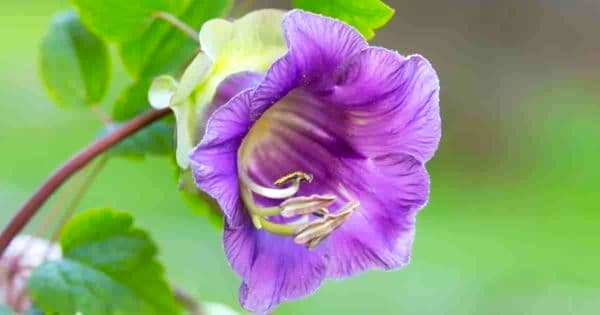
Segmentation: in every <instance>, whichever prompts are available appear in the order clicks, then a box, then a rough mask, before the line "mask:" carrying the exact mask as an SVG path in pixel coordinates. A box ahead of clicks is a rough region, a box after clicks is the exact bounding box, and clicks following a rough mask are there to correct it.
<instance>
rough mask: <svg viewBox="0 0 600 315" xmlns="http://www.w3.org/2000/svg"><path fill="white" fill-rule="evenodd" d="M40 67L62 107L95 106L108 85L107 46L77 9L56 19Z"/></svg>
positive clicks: (57, 102) (46, 83) (43, 41)
mask: <svg viewBox="0 0 600 315" xmlns="http://www.w3.org/2000/svg"><path fill="white" fill-rule="evenodd" d="M39 66H40V76H41V78H42V81H43V83H44V86H45V87H46V89H47V91H48V94H49V95H50V97H51V98H52V100H53V101H54V102H55V103H56V104H57V105H59V106H61V107H85V106H91V105H95V104H97V103H98V102H100V101H101V100H102V98H103V97H104V94H105V93H106V90H107V88H108V83H109V79H110V58H109V54H108V49H107V47H106V45H105V43H104V42H103V41H102V40H100V39H99V38H97V37H96V36H95V35H93V34H92V33H90V32H89V31H88V30H87V29H86V28H85V27H84V26H83V25H82V24H81V22H80V21H79V18H78V17H77V14H76V13H75V12H74V11H66V12H63V13H60V14H58V15H57V16H56V17H55V18H54V19H53V21H52V24H51V25H50V29H49V31H48V33H47V34H46V35H45V36H44V38H43V39H42V45H41V51H40V64H39Z"/></svg>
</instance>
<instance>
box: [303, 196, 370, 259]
mask: <svg viewBox="0 0 600 315" xmlns="http://www.w3.org/2000/svg"><path fill="white" fill-rule="evenodd" d="M359 205H360V203H359V202H358V201H355V200H353V201H351V202H349V203H347V204H346V205H345V206H344V207H343V208H341V209H340V211H339V212H338V213H336V214H331V215H327V216H325V218H323V219H319V220H315V221H313V222H310V223H307V224H305V225H303V226H301V227H300V228H299V229H298V230H297V231H296V235H295V237H294V242H296V243H297V244H305V245H306V246H307V247H308V248H314V247H315V246H317V245H318V244H319V243H320V242H321V241H323V240H324V239H325V238H326V237H328V236H329V235H330V234H331V233H332V232H333V231H335V230H336V229H337V228H339V227H340V226H341V225H342V224H344V222H346V221H347V220H348V219H349V218H350V215H351V214H352V213H353V212H354V210H356V208H358V206H359Z"/></svg>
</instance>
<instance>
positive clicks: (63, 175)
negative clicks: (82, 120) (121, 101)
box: [0, 108, 171, 257]
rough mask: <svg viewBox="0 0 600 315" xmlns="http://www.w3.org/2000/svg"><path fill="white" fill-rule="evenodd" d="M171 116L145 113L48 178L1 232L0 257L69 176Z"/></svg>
mask: <svg viewBox="0 0 600 315" xmlns="http://www.w3.org/2000/svg"><path fill="white" fill-rule="evenodd" d="M170 113H171V110H170V109H168V108H165V109H160V110H153V111H149V112H146V113H143V114H141V115H139V116H137V117H135V118H134V119H132V120H131V121H129V122H127V123H126V124H124V125H123V126H122V127H121V128H119V129H117V130H115V131H113V132H112V133H110V134H108V135H106V136H105V137H104V138H102V139H100V140H98V141H96V142H94V143H93V144H91V145H90V146H88V147H87V148H85V149H83V150H82V151H80V152H78V153H77V154H75V155H74V156H73V157H72V158H71V159H70V160H68V161H67V162H66V163H65V164H63V165H62V166H61V167H59V168H58V169H57V170H56V171H55V172H54V173H53V174H52V175H50V177H48V178H47V179H46V181H45V182H44V183H43V184H42V186H40V187H39V188H38V190H37V191H36V192H35V193H34V194H33V196H31V198H30V199H29V200H27V202H26V203H25V204H24V205H23V206H22V207H21V209H19V211H18V212H17V214H16V215H15V216H14V217H13V218H12V220H11V221H10V223H8V225H7V226H6V228H5V229H4V231H2V234H0V257H2V254H3V253H4V250H5V249H6V247H7V246H8V244H10V242H11V241H12V239H13V238H14V237H15V236H16V235H17V234H18V233H19V232H20V231H21V230H22V229H23V227H25V225H26V224H27V222H29V220H30V219H31V218H32V217H33V216H34V215H35V213H36V212H37V211H38V209H39V208H40V207H41V206H42V205H43V204H44V202H46V200H47V199H48V197H50V195H52V193H53V192H54V191H56V189H58V188H59V187H60V186H61V185H62V184H63V183H64V182H65V181H66V180H67V179H68V178H69V177H71V176H72V175H73V174H74V173H76V172H77V171H79V170H80V169H81V168H83V167H84V166H85V165H87V164H88V163H89V162H91V161H92V160H93V159H94V158H95V157H97V156H98V155H100V154H101V153H102V152H104V151H106V150H108V149H110V148H111V147H113V146H114V145H116V144H117V143H119V142H121V141H122V140H123V139H125V138H127V137H129V136H130V135H132V134H134V133H135V132H137V131H139V130H140V129H143V128H144V127H146V126H148V125H149V124H151V123H152V122H154V121H156V120H158V119H160V118H162V117H164V116H166V115H168V114H170Z"/></svg>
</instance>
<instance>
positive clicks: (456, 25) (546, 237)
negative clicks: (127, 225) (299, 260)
mask: <svg viewBox="0 0 600 315" xmlns="http://www.w3.org/2000/svg"><path fill="white" fill-rule="evenodd" d="M386 2H388V3H389V4H390V5H391V6H393V7H394V8H395V9H396V15H395V16H394V18H393V20H392V22H391V23H390V24H388V25H387V26H386V27H385V28H384V29H381V30H380V31H378V32H377V37H376V39H375V43H377V44H379V45H382V46H386V47H388V48H393V49H397V50H399V51H400V52H401V53H403V54H410V53H420V54H423V55H425V56H426V57H427V58H429V60H430V61H431V62H432V63H433V65H434V66H435V68H436V69H437V71H438V74H439V76H440V79H441V86H442V92H441V109H442V116H443V123H444V136H443V140H442V144H441V147H440V150H439V152H438V154H437V155H436V157H435V159H434V160H433V161H432V162H430V164H429V169H430V173H431V177H432V197H431V201H430V203H429V205H428V206H427V207H426V208H425V209H424V211H422V212H421V214H420V215H419V220H418V229H417V236H416V242H415V245H414V253H413V259H412V263H411V264H410V265H409V266H408V267H406V268H404V269H402V270H400V271H396V272H368V273H365V274H362V275H360V276H357V277H355V278H352V279H348V280H345V281H342V282H336V281H328V282H326V283H325V284H324V285H323V287H322V288H321V289H320V290H319V291H318V292H317V293H316V294H314V295H313V296H311V297H309V298H306V299H304V300H302V301H298V302H292V303H288V304H285V305H283V306H282V307H281V308H280V309H279V310H277V312H276V314H281V315H284V314H315V315H317V314H347V315H351V314H357V315H358V314H544V315H550V314H557V315H558V314H560V315H564V314H599V313H600V211H599V210H600V209H599V208H600V207H599V205H598V204H599V202H600V198H598V194H599V189H600V84H599V83H600V37H598V30H599V29H600V1H597V0H571V1H563V0H454V1H433V0H419V1H416V0H402V1H399V0H394V1H386ZM250 5H252V6H267V5H269V6H275V7H281V8H285V7H286V6H287V5H288V2H287V1H271V2H270V3H269V2H268V1H253V3H251V4H250ZM67 6H68V2H67V1H65V0H27V1H0V38H1V41H0V97H1V104H0V113H1V114H0V226H4V225H5V224H6V222H8V219H9V218H10V216H11V215H12V214H13V213H14V212H15V211H16V209H17V208H18V207H19V205H21V203H22V202H23V201H24V200H25V199H26V198H27V197H28V196H29V195H30V194H31V193H32V192H33V190H34V189H35V188H36V186H37V185H38V184H40V183H41V181H42V180H43V179H44V178H45V177H46V176H47V175H48V174H49V172H50V171H51V170H53V169H54V168H55V167H56V166H57V165H58V164H60V163H61V162H62V161H63V160H64V159H65V158H67V157H68V156H70V155H71V154H72V153H73V152H75V151H76V150H78V149H79V148H80V147H82V146H83V145H85V144H86V143H88V142H89V141H90V140H91V139H93V138H94V137H96V135H97V134H98V130H99V129H100V128H101V123H100V122H99V121H98V120H97V119H96V118H95V117H94V116H93V115H92V114H91V113H89V112H86V111H80V112H72V111H63V110H60V109H57V108H56V107H54V106H53V105H51V104H50V102H49V100H48V98H47V97H46V95H45V93H44V91H43V89H42V87H41V84H40V82H39V80H38V77H37V53H38V45H39V41H40V38H41V36H42V35H43V34H44V32H45V31H46V29H47V26H48V24H49V22H50V19H51V16H52V15H53V14H54V13H55V12H56V11H57V10H59V9H62V8H65V7H67ZM115 60H116V58H115ZM115 66H116V68H117V70H115V71H114V76H113V77H114V80H113V83H112V88H111V91H112V92H111V95H110V96H109V97H108V98H107V101H106V104H105V105H106V106H110V104H111V102H112V101H114V99H115V97H116V95H117V93H118V92H119V89H120V88H121V87H122V86H123V85H124V83H125V81H126V80H127V78H126V75H125V72H124V71H123V70H122V66H121V65H120V64H118V63H117V62H115ZM172 172H173V170H172V167H171V166H170V165H169V163H166V162H165V160H164V159H147V160H145V161H144V162H139V161H130V160H124V159H112V160H110V161H109V162H108V165H107V167H106V168H105V170H104V171H103V172H102V173H101V174H100V176H99V178H98V179H97V181H96V182H95V183H94V185H93V186H92V188H91V189H90V190H89V192H88V194H87V195H86V197H85V199H84V201H83V202H82V204H81V206H80V208H81V209H85V208H89V207H103V206H108V207H113V208H116V209H122V210H127V211H131V212H132V213H134V214H135V216H136V218H137V222H138V223H139V225H141V226H143V227H144V228H146V229H148V230H149V231H150V232H151V234H152V235H153V237H154V238H155V239H156V240H157V242H158V243H159V245H160V247H161V256H162V257H161V259H162V260H163V261H164V263H165V264H166V267H167V272H168V277H169V279H170V280H171V281H172V282H173V283H175V284H177V285H178V286H180V287H182V288H185V289H186V290H188V291H189V292H191V293H192V294H193V295H194V296H196V297H198V298H199V299H202V300H210V301H218V302H222V303H225V304H228V305H231V306H233V307H236V308H237V307H238V306H237V288H238V280H237V279H236V277H235V275H234V274H233V272H231V271H230V269H229V267H228V266H227V264H226V262H225V258H224V255H223V252H222V248H221V241H220V232H219V231H218V230H217V229H215V228H214V227H213V226H212V225H211V224H210V223H209V222H208V220H207V219H206V217H203V216H200V215H198V214H195V213H194V212H192V211H191V210H190V209H189V208H188V207H187V206H186V205H185V204H184V202H183V200H182V199H181V197H180V195H179V194H178V193H177V191H176V188H175V186H174V185H173V181H172V180H171V178H172ZM33 226H35V224H33Z"/></svg>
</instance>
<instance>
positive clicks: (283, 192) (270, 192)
mask: <svg viewBox="0 0 600 315" xmlns="http://www.w3.org/2000/svg"><path fill="white" fill-rule="evenodd" d="M238 173H239V174H238V175H239V178H240V182H241V183H242V185H243V186H246V188H248V189H250V190H251V191H252V192H254V193H256V194H258V195H261V196H263V197H266V198H270V199H286V198H289V197H292V196H294V195H295V194H296V193H297V192H298V190H299V189H300V183H301V182H302V181H303V180H306V177H304V176H294V177H292V178H291V180H293V181H292V183H291V184H290V185H289V186H288V187H285V188H269V187H264V186H262V185H259V184H257V183H256V182H254V181H253V180H252V179H251V178H250V176H248V173H247V172H246V171H245V170H243V169H240V172H238ZM302 174H304V173H302ZM304 175H306V174H304ZM306 176H308V175H306ZM308 178H310V177H309V176H308ZM285 182H287V181H285Z"/></svg>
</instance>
